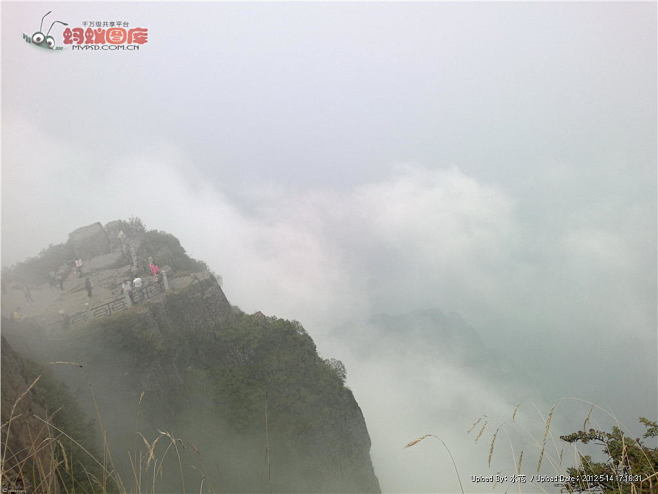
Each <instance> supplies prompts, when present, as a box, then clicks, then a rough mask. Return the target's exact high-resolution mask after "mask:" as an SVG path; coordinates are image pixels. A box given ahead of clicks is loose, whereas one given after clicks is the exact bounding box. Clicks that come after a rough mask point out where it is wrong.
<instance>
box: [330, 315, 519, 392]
mask: <svg viewBox="0 0 658 494" xmlns="http://www.w3.org/2000/svg"><path fill="white" fill-rule="evenodd" d="M360 326H364V327H366V328H367V331H363V332H360V333H354V338H355V347H356V348H357V349H358V351H359V353H363V354H364V355H366V358H367V356H368V355H380V354H382V353H386V352H389V351H391V349H394V350H395V352H396V353H397V355H398V356H408V357H413V358H414V359H428V360H434V361H442V362H447V363H454V364H460V365H461V366H463V367H464V368H465V369H470V370H472V371H473V372H479V373H480V372H481V373H487V375H489V376H490V377H492V378H499V379H511V378H512V377H513V374H514V372H513V369H512V367H511V365H510V364H509V363H508V362H506V361H504V360H502V359H500V358H499V357H498V356H497V355H495V354H494V353H493V352H492V351H491V349H489V348H487V346H486V345H485V344H484V343H483V341H482V339H481V337H480V335H479V334H478V332H477V331H476V330H475V329H474V328H473V327H472V326H470V325H469V324H468V322H466V321H465V320H464V319H463V318H462V317H461V316H460V315H459V314H456V313H449V314H445V313H443V312H442V311H440V310H438V309H422V310H415V311H411V312H406V313H402V314H376V315H374V316H372V317H371V318H370V319H369V320H367V321H365V322H364V323H361V324H360ZM345 331H349V329H348V328H347V327H343V328H340V329H337V330H335V334H336V335H339V334H342V333H344V332H345Z"/></svg>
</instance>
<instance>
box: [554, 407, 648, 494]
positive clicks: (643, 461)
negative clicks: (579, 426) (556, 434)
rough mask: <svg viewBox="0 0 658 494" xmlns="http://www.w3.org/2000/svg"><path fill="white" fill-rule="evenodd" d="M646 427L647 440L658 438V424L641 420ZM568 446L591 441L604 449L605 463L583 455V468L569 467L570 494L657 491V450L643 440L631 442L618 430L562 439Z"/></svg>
mask: <svg viewBox="0 0 658 494" xmlns="http://www.w3.org/2000/svg"><path fill="white" fill-rule="evenodd" d="M640 422H642V424H644V426H645V427H646V429H647V430H646V432H645V433H644V435H643V438H644V439H649V438H654V437H658V423H656V422H653V421H651V420H648V419H646V418H640ZM560 438H561V439H562V440H563V441H566V442H568V443H577V442H581V443H583V444H587V443H589V442H590V441H591V442H593V443H595V444H599V445H600V446H601V447H602V448H603V454H604V456H605V461H601V462H595V461H592V457H591V456H586V455H580V465H579V466H577V467H574V468H569V469H568V470H567V471H568V474H569V476H570V477H572V478H573V480H570V481H569V482H566V483H565V485H564V489H565V490H566V491H567V492H595V493H602V494H608V493H610V494H612V493H618V494H626V493H629V494H630V493H633V494H635V493H637V494H650V493H655V492H658V448H651V447H649V446H647V445H646V444H644V443H643V442H642V440H641V439H639V438H638V439H632V438H630V437H628V436H626V435H625V434H624V432H623V431H622V430H621V429H620V428H619V427H616V426H615V427H613V428H612V432H604V431H600V430H596V429H589V430H588V431H578V432H574V433H573V434H568V435H566V436H560Z"/></svg>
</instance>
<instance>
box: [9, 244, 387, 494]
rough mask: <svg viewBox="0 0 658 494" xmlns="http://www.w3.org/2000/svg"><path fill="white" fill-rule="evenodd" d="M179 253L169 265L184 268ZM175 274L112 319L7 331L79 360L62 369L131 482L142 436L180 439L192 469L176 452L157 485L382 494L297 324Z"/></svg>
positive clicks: (164, 488) (40, 351) (352, 422)
mask: <svg viewBox="0 0 658 494" xmlns="http://www.w3.org/2000/svg"><path fill="white" fill-rule="evenodd" d="M145 233H146V234H147V236H148V233H149V232H145ZM150 237H151V238H150V241H149V244H146V243H142V244H141V245H142V246H143V248H144V254H143V255H144V256H146V255H153V256H154V257H155V258H156V260H158V252H163V251H166V252H172V251H174V250H176V249H173V248H170V249H168V250H167V249H166V248H165V247H166V245H165V246H163V242H162V240H167V241H168V242H169V247H171V238H170V237H171V236H165V235H164V234H161V233H160V234H159V235H157V236H155V235H151V236H150ZM176 242H177V241H176ZM174 247H175V246H174ZM104 255H105V254H104ZM183 255H185V257H186V254H184V251H182V252H177V253H176V255H172V256H170V258H169V259H168V260H167V265H168V266H170V267H171V266H175V265H176V264H177V263H178V264H185V266H186V267H188V265H189V263H187V264H186V263H181V262H180V258H181V257H182V256H183ZM89 261H91V259H90V260H89ZM87 264H91V262H88V263H87ZM113 269H116V268H113ZM20 270H21V271H20V272H29V273H32V271H30V269H28V267H27V266H25V265H22V266H21V267H20ZM14 274H15V272H14ZM170 275H171V280H172V285H174V286H177V288H172V289H170V290H168V291H167V292H166V293H165V294H163V295H161V296H158V297H155V298H153V299H152V300H150V301H149V302H148V303H141V304H136V305H133V306H132V307H130V308H128V309H127V310H123V311H121V312H118V313H116V314H113V315H111V316H109V317H103V318H99V319H91V320H89V321H87V322H83V323H81V324H74V325H71V326H69V327H66V326H64V327H62V328H58V329H53V328H52V327H48V328H44V327H43V325H41V324H40V320H41V319H40V317H36V316H35V317H32V318H26V319H25V320H23V321H21V322H20V323H15V322H13V321H12V322H6V324H5V327H4V328H3V333H4V334H5V335H6V336H7V338H8V339H9V340H10V341H11V342H12V344H14V346H15V347H16V348H17V349H19V350H20V351H22V352H24V353H26V354H29V355H30V356H31V357H32V358H34V359H35V360H37V361H39V362H52V361H67V362H69V361H72V362H79V363H81V364H82V365H83V367H78V366H72V365H58V366H53V372H54V373H55V375H56V376H57V377H58V378H59V379H60V380H61V381H62V382H64V383H66V384H67V385H68V386H69V387H70V389H71V390H72V391H73V393H74V395H75V396H76V398H77V402H78V404H79V406H80V407H81V408H82V409H83V410H84V411H85V412H86V415H87V418H89V417H96V408H97V409H98V411H99V416H98V423H99V424H102V428H103V429H104V430H105V431H106V432H107V437H108V440H109V442H110V447H111V449H112V452H113V457H114V463H115V465H116V466H117V468H118V470H119V471H120V472H121V473H122V475H123V476H124V477H129V476H130V474H129V472H130V462H129V461H128V455H127V452H128V451H133V452H134V451H136V450H137V449H139V447H143V442H144V441H143V439H142V438H141V437H139V436H138V433H139V434H142V435H143V436H144V438H145V439H146V440H148V441H149V442H151V441H153V440H154V439H156V438H157V437H160V436H161V435H162V432H166V433H170V434H171V435H172V436H173V437H176V438H180V439H181V440H182V441H181V442H180V443H178V442H175V443H174V444H177V445H178V444H180V446H179V448H180V451H177V453H179V454H180V455H181V457H182V462H183V465H182V470H180V471H179V467H178V464H177V459H176V457H175V456H173V453H172V455H170V456H169V459H168V460H166V461H165V464H164V465H165V466H164V470H163V477H162V479H161V480H159V482H160V489H159V492H180V491H181V490H182V488H183V486H184V484H185V483H186V484H187V486H188V487H189V485H195V486H196V487H195V489H198V485H199V484H198V482H199V478H200V477H202V478H203V479H204V482H205V485H206V486H207V489H212V490H214V491H215V492H265V491H270V490H271V491H273V492H379V484H378V481H377V478H376V477H375V475H374V471H373V467H372V463H371V460H370V453H369V450H370V438H369V435H368V431H367V428H366V424H365V420H364V418H363V415H362V413H361V409H360V408H359V405H358V404H357V402H356V400H355V399H354V396H353V395H352V392H351V391H350V390H349V389H348V388H346V387H345V386H344V374H343V373H342V372H341V369H340V366H339V365H336V363H335V362H330V361H328V360H327V361H325V360H323V359H321V358H320V357H319V356H318V353H317V350H316V347H315V344H314V342H313V340H312V339H311V337H310V336H309V335H308V334H307V333H306V331H305V330H304V328H303V327H302V326H301V324H299V323H297V322H294V321H292V322H291V321H286V320H282V319H278V318H276V317H266V316H264V315H262V314H261V313H256V314H253V315H248V314H245V313H243V312H242V311H240V310H239V309H237V308H235V307H231V305H230V304H229V302H228V300H227V299H226V297H225V296H224V293H223V291H222V289H221V288H220V286H219V284H218V283H217V281H216V279H215V277H214V276H210V275H208V273H204V272H199V273H197V275H195V276H194V277H193V279H192V281H191V282H190V283H183V282H182V281H185V280H187V279H188V278H187V277H185V276H184V272H183V270H182V269H181V270H176V269H174V268H172V269H171V270H170ZM179 275H180V276H179ZM99 279H100V278H99ZM19 281H20V280H19ZM176 281H179V282H180V283H179V284H178V285H176V283H175V282H176ZM4 375H5V373H4V372H3V384H4ZM92 397H93V400H92ZM5 406H6V403H5V400H3V413H4V409H5ZM163 443H164V440H163V441H161V442H160V445H162V444H163Z"/></svg>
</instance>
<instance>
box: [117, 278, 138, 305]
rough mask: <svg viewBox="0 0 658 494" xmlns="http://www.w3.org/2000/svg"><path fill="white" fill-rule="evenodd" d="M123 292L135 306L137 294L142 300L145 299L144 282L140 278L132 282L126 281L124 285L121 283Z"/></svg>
mask: <svg viewBox="0 0 658 494" xmlns="http://www.w3.org/2000/svg"><path fill="white" fill-rule="evenodd" d="M121 291H122V292H123V293H124V294H127V295H128V298H130V301H131V302H132V303H133V304H134V303H135V293H138V294H139V295H140V296H141V298H142V299H143V298H144V280H142V278H140V277H139V276H137V277H136V278H135V279H134V280H132V281H130V280H124V281H123V283H121Z"/></svg>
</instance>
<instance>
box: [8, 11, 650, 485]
mask: <svg viewBox="0 0 658 494" xmlns="http://www.w3.org/2000/svg"><path fill="white" fill-rule="evenodd" d="M160 7H162V8H161V10H160V11H158V13H152V14H151V13H150V11H148V12H147V9H146V7H145V6H142V5H135V6H128V5H120V4H115V5H112V7H111V8H110V7H109V6H107V9H110V10H112V12H116V11H117V9H118V10H120V11H121V12H123V13H124V14H123V15H132V16H134V17H135V18H136V19H140V22H144V23H149V24H150V25H151V26H152V29H153V31H158V30H159V31H158V32H160V33H162V34H160V35H159V36H160V37H159V38H157V39H155V38H154V40H153V45H152V46H149V47H148V48H149V49H150V51H146V50H145V51H144V52H143V53H141V54H140V57H141V58H139V59H136V58H125V57H124V58H121V57H116V58H109V57H104V56H101V57H91V56H86V55H80V56H78V57H75V56H73V57H72V56H71V54H64V53H62V54H60V55H61V56H60V57H59V59H58V60H57V62H55V61H53V60H51V59H46V58H44V57H43V56H42V55H43V54H41V53H38V54H35V53H32V52H30V51H27V52H26V51H25V47H23V46H22V45H21V44H20V43H22V40H20V39H19V36H20V32H21V29H27V28H24V27H23V26H24V23H29V22H30V21H31V20H32V19H33V18H35V16H36V13H37V12H38V11H39V10H38V9H36V8H32V7H19V6H18V5H11V6H7V5H6V4H4V5H3V14H4V16H3V17H4V20H3V34H2V36H3V78H4V79H5V84H4V89H3V96H4V98H3V100H4V107H3V131H2V132H3V144H4V145H3V151H2V152H3V156H2V157H3V177H2V183H3V185H2V193H3V200H2V257H3V266H7V265H10V264H12V263H15V262H17V261H20V260H22V259H23V258H25V257H27V256H31V255H35V254H36V253H38V251H39V250H40V249H41V248H44V247H46V246H47V245H48V244H49V243H58V242H63V241H65V240H66V235H67V233H68V232H70V231H72V230H73V229H75V228H77V227H79V226H81V225H85V224H89V223H92V222H95V221H101V222H107V221H111V220H114V219H119V218H128V217H131V216H139V217H140V218H141V219H142V220H143V221H144V223H145V224H146V226H147V227H148V228H156V229H161V230H165V231H168V232H171V233H172V234H174V235H176V236H177V237H178V238H179V239H180V240H181V243H182V245H183V246H184V247H185V248H186V249H187V251H188V253H189V254H190V255H191V256H192V257H195V258H198V259H201V260H204V261H206V262H207V263H208V265H209V266H210V268H211V269H212V270H213V271H215V272H216V273H217V274H218V275H220V276H221V279H222V280H223V289H224V291H225V293H226V295H227V297H228V298H229V300H230V302H231V303H232V304H234V305H237V306H239V307H240V308H241V309H242V310H244V311H246V312H249V313H251V312H256V311H262V312H263V313H265V314H267V315H276V316H279V317H283V318H289V319H295V320H299V321H301V322H302V324H303V325H304V327H305V328H306V329H307V330H308V332H309V334H310V335H311V336H312V337H313V338H314V340H315V341H316V343H317V346H318V351H319V352H320V354H321V355H322V356H323V357H335V358H338V359H340V360H342V361H343V362H344V363H345V364H346V367H347V384H348V386H349V387H350V388H351V389H352V390H353V392H354V395H355V397H356V399H357V401H358V402H359V405H360V406H361V408H362V410H363V413H364V416H365V419H366V423H367V425H368V428H369V432H370V435H371V437H372V444H373V446H372V452H371V454H372V458H373V462H374V466H375V471H376V473H377V475H378V477H379V479H380V483H381V485H382V489H383V490H384V491H386V492H427V491H430V490H432V489H434V490H436V489H440V490H441V491H442V492H453V491H455V490H456V488H457V485H456V478H455V476H454V473H453V471H452V464H451V462H450V459H449V457H448V456H447V453H446V452H445V450H444V449H443V447H442V445H441V444H440V443H439V442H438V441H433V442H432V443H430V442H429V441H428V442H423V443H421V444H418V445H417V446H414V447H413V448H409V449H403V446H404V445H405V444H406V443H408V442H409V441H411V440H412V439H415V438H417V437H419V436H422V435H423V434H427V433H432V434H436V435H438V436H440V437H441V438H442V439H443V440H444V441H445V442H446V444H447V445H448V446H449V447H450V449H451V451H452V453H453V455H454V457H455V460H456V463H457V465H458V467H459V469H460V473H461V476H462V479H463V482H464V484H465V487H466V490H467V492H468V491H477V490H487V491H488V490H490V486H484V487H478V486H475V485H472V484H470V483H469V482H468V477H470V475H471V474H481V475H484V474H487V473H489V472H490V469H489V468H488V466H487V463H488V454H489V444H490V441H491V439H492V434H493V432H494V431H495V429H496V428H497V427H498V426H499V425H500V424H501V423H503V422H508V423H509V422H510V421H511V419H512V414H513V411H514V409H515V407H516V406H517V404H519V403H520V404H521V406H520V407H519V411H518V419H516V420H518V421H521V423H522V428H523V430H525V431H528V434H521V433H519V436H518V437H510V438H507V437H505V436H504V434H503V432H501V433H500V436H499V437H498V439H497V441H498V446H496V448H497V453H498V454H500V455H501V456H500V458H503V459H506V460H507V463H505V461H502V460H501V462H502V463H500V464H496V463H495V462H496V461H499V460H498V458H499V457H498V454H497V455H496V456H495V457H494V460H493V461H494V462H493V463H492V467H491V471H493V472H494V473H495V471H496V470H498V469H503V468H508V467H509V463H510V462H511V463H512V464H513V463H514V459H515V455H518V452H519V450H520V449H523V448H524V447H525V451H526V453H525V455H526V458H528V465H531V460H530V458H531V457H532V453H530V452H531V451H534V454H535V461H536V454H537V451H538V450H539V449H540V447H541V436H542V433H543V427H544V420H545V419H546V415H547V414H548V412H549V410H550V409H551V407H552V406H553V405H554V404H555V403H556V402H558V400H560V399H561V398H564V397H574V398H577V399H578V400H583V402H579V401H577V400H566V401H563V402H560V405H559V407H558V408H557V411H556V412H555V418H554V419H553V427H554V428H555V430H556V431H558V432H556V433H555V437H557V435H558V433H568V432H572V431H574V430H576V429H577V428H578V427H581V426H582V423H583V418H584V416H585V415H586V414H587V412H588V409H589V406H590V405H588V404H587V403H585V402H593V403H596V404H597V405H600V406H601V407H604V408H606V409H610V410H612V411H613V412H614V414H615V415H616V417H617V418H618V419H619V421H620V422H621V424H622V425H624V426H626V427H627V428H628V429H629V430H631V431H635V430H636V429H637V417H638V416H641V415H644V416H647V417H649V418H654V419H655V418H656V414H657V407H656V404H657V400H658V396H657V388H658V383H657V377H656V376H657V372H656V371H657V369H656V365H657V360H658V359H657V354H656V352H657V350H656V345H657V341H656V248H657V247H656V167H655V165H656V112H655V108H656V101H655V94H656V79H655V76H656V48H655V46H656V43H655V38H656V28H655V22H653V21H652V19H654V18H655V5H649V4H644V5H640V4H634V5H629V4H625V5H622V4H618V5H617V4H614V5H613V4H592V5H585V4H576V5H569V6H560V5H551V4H545V5H544V4H541V5H540V4H518V5H511V4H510V5H497V4H496V5H490V4H487V5H484V4H472V5H467V6H466V5H465V6H453V5H448V4H441V3H436V4H422V5H421V4H417V5H405V6H403V5H397V4H371V5H368V6H367V5H361V4H345V5H342V6H331V7H330V6H328V5H327V6H325V5H323V4H299V5H285V6H284V5H264V4H253V5H248V6H245V7H241V6H237V5H217V4H206V5H203V6H200V5H197V6H194V7H191V6H190V7H189V8H190V9H191V10H190V12H193V13H195V15H197V16H198V19H197V20H195V21H194V23H193V24H194V26H192V21H190V25H187V24H186V22H183V21H181V22H183V27H180V25H177V27H176V26H174V25H173V24H172V21H171V20H169V19H170V17H172V16H173V17H175V18H178V19H180V18H181V17H180V14H181V12H183V10H184V9H183V8H182V7H181V6H178V5H175V4H167V5H161V6H160ZM104 8H105V7H104V4H96V5H94V7H93V12H97V14H94V15H104V12H105V10H103V9H104ZM89 9H91V7H89ZM39 12H40V11H39ZM174 14H176V15H174ZM255 14H257V15H255ZM60 15H62V16H67V15H68V16H69V18H70V19H72V20H73V19H77V18H86V16H88V15H91V14H88V12H87V11H85V10H84V8H83V6H75V7H74V6H71V5H69V6H67V7H62V9H61V12H60ZM108 15H109V14H108ZM113 15H114V14H113ZM37 17H38V16H37ZM195 19H196V18H195ZM211 19H212V21H211ZM256 19H257V20H256ZM10 21H11V22H10ZM175 28H176V29H178V31H179V32H180V30H181V29H182V30H183V31H184V32H188V33H190V35H192V34H194V36H198V37H200V39H203V40H205V41H204V43H198V45H200V46H199V47H198V48H196V49H195V50H193V51H192V52H189V51H187V50H185V49H183V48H182V47H181V45H180V37H174V36H173V35H167V34H164V33H166V32H167V29H169V32H173V31H174V29H175ZM215 32H219V33H220V34H217V38H215V34H214V33H215ZM16 33H19V34H18V35H17V34H16ZM211 33H213V34H211ZM282 33H283V34H282ZM211 37H212V39H213V41H212V42H210V41H208V40H209V38H211ZM14 38H16V39H14ZM172 60H173V62H172ZM174 62H176V63H174ZM178 62H179V63H178ZM174 66H175V67H177V69H176V70H174V69H172V68H171V67H174ZM46 72H47V73H48V74H49V77H50V78H51V80H52V81H54V83H55V84H54V85H55V87H58V91H57V97H51V95H48V97H46V96H45V95H44V94H42V92H41V91H40V90H37V87H36V86H35V83H34V82H33V81H34V80H42V79H43V77H42V76H44V74H45V73H46ZM70 73H72V74H75V78H74V80H73V82H67V83H65V80H68V79H67V75H66V74H70ZM98 73H100V74H102V75H103V77H102V78H99V77H98V75H97V74H98ZM135 74H137V75H135ZM138 76H139V77H138ZM26 94H30V97H29V98H28V97H27V96H26ZM99 95H102V96H99ZM423 310H434V311H440V312H441V313H443V314H453V313H454V314H458V315H459V317H460V318H462V319H463V321H465V324H468V325H469V326H470V327H472V328H473V330H474V331H475V332H476V333H477V336H478V338H479V341H480V343H479V344H480V345H481V348H482V352H484V353H483V355H484V354H486V355H487V356H488V357H487V358H489V359H490V366H491V367H488V368H486V369H485V368H481V367H478V365H475V364H473V363H472V362H471V361H470V360H469V351H470V348H471V346H470V343H469V342H468V341H467V342H466V343H464V342H460V341H459V340H458V338H457V339H456V340H455V341H453V342H451V343H445V344H442V341H443V340H441V338H439V337H437V338H436V339H435V340H434V341H433V342H431V344H430V343H428V344H427V345H425V348H422V347H423V342H415V343H413V344H411V343H410V344H409V346H405V344H404V336H400V338H397V339H396V338H388V339H387V338H383V337H382V327H381V326H380V325H378V323H377V316H378V315H382V314H386V315H389V316H397V315H405V314H413V313H414V312H415V311H423ZM446 331H448V333H450V331H453V332H455V331H458V329H456V328H452V330H450V328H448V329H447V330H446ZM414 334H416V333H414ZM416 336H417V335H416ZM375 343H376V344H375ZM369 346H371V347H373V348H374V350H371V351H365V349H367V348H368V347H369ZM491 369H494V370H496V372H498V370H500V372H501V374H500V375H499V376H495V375H494V374H495V372H492V371H491ZM510 376H514V377H513V379H512V378H511V377H510ZM629 383H632V385H629ZM485 414H486V415H487V420H488V421H489V424H490V425H489V426H488V428H487V429H486V430H485V432H484V433H483V435H482V437H481V438H480V439H479V440H478V442H477V444H476V443H475V440H474V436H475V435H476V434H477V432H478V431H479V426H478V427H476V429H474V430H473V431H471V433H470V434H467V431H468V430H469V428H470V427H471V426H472V424H473V422H475V420H476V419H477V418H478V417H481V416H483V415H485ZM595 415H596V412H595V414H594V415H593V420H594V419H596V420H600V421H601V423H602V424H608V423H609V422H610V420H611V419H610V418H609V417H608V418H606V417H605V413H603V412H600V411H599V415H598V416H595ZM514 424H516V421H515V423H514ZM511 429H515V430H516V429H518V428H517V427H516V425H513V426H512V427H511V428H510V430H511ZM531 434H534V435H535V436H537V437H535V439H534V440H533V439H531ZM537 443H539V446H538V444H537ZM551 447H552V448H553V449H552V454H553V456H554V457H556V456H558V455H559V452H558V451H559V449H560V448H561V447H562V446H561V445H556V446H554V445H551ZM569 451H571V450H569ZM567 453H568V452H567ZM567 453H565V454H567ZM510 459H511V460H510ZM565 459H570V460H573V454H571V456H570V457H569V456H565ZM565 461H566V460H565ZM503 464H504V465H503ZM529 468H530V467H529ZM533 468H534V465H533Z"/></svg>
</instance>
